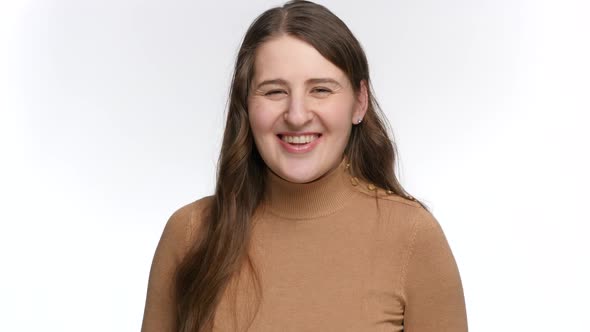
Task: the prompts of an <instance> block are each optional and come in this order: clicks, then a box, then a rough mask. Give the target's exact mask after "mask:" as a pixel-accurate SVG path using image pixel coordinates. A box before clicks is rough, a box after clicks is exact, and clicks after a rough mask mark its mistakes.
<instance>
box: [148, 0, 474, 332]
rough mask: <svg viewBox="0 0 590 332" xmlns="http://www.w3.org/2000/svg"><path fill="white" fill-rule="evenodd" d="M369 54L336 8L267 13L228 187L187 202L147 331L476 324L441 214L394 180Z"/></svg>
mask: <svg viewBox="0 0 590 332" xmlns="http://www.w3.org/2000/svg"><path fill="white" fill-rule="evenodd" d="M370 87H371V85H370V80H369V71H368V65H367V60H366V57H365V54H364V53H363V50H362V48H361V46H360V44H359V43H358V41H357V40H356V39H355V37H354V36H353V35H352V33H351V32H350V31H349V30H348V28H347V27H346V25H345V24H344V23H343V22H342V21H340V19H338V18H337V17H336V16H335V15H334V14H332V13H331V12H330V11H329V10H328V9H326V8H324V7H322V6H320V5H317V4H314V3H311V2H307V1H291V2H288V3H287V4H285V5H284V6H283V7H279V8H273V9H270V10H268V11H266V12H264V13H263V14H262V15H261V16H259V17H258V18H257V19H256V20H255V21H254V22H253V24H252V25H251V26H250V28H249V29H248V31H247V33H246V36H245V37H244V40H243V43H242V45H241V48H240V51H239V54H238V57H237V61H236V66H235V72H234V76H233V81H232V85H231V92H230V103H229V110H228V115H227V123H226V128H225V133H224V138H223V145H222V149H221V154H220V159H219V164H218V174H217V184H216V190H215V194H214V196H211V197H206V198H203V199H200V200H198V201H196V202H193V203H191V204H188V205H186V206H184V207H182V208H180V209H179V210H178V211H176V212H175V213H174V214H173V215H172V216H171V218H170V219H169V221H168V223H167V224H166V227H165V229H164V232H163V234H162V238H161V239H160V242H159V244H158V247H157V249H156V253H155V256H154V260H153V263H152V268H151V271H150V277H149V285H148V291H147V299H146V307H145V313H144V319H143V326H142V331H144V332H149V331H159V332H161V331H182V332H189V331H191V332H193V331H246V330H248V331H401V330H404V331H417V332H425V331H437V332H444V331H466V330H467V322H466V314H465V304H464V298H463V290H462V286H461V280H460V276H459V272H458V269H457V265H456V263H455V260H454V258H453V255H452V253H451V250H450V248H449V246H448V243H447V241H446V239H445V236H444V233H443V232H442V230H441V228H440V226H439V224H438V222H437V221H436V219H435V218H434V217H433V216H432V214H430V213H429V212H428V210H427V209H426V207H425V206H424V205H423V204H422V203H420V202H419V201H417V200H416V199H414V198H412V197H411V196H409V195H408V194H407V193H406V192H405V191H404V189H403V188H402V187H401V185H400V184H399V182H398V181H397V179H396V176H395V174H394V169H393V165H394V161H395V149H394V146H393V144H392V142H391V140H390V139H389V137H388V134H387V131H386V128H385V126H384V123H383V121H382V119H381V115H380V113H378V107H377V103H376V101H375V99H374V98H373V95H372V92H371V88H370Z"/></svg>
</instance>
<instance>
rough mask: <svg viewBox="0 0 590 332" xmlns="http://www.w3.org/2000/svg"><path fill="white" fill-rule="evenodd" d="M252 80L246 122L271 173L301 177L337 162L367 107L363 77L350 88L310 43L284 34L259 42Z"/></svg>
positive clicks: (306, 179)
mask: <svg viewBox="0 0 590 332" xmlns="http://www.w3.org/2000/svg"><path fill="white" fill-rule="evenodd" d="M251 83H252V84H251V90H250V94H249V97H248V113H249V119H250V127H251V128H252V133H253V135H254V141H255V143H256V147H257V148H258V151H259V152H260V155H261V156H262V159H264V161H265V163H266V165H267V166H268V167H269V168H270V169H271V170H272V171H273V172H274V173H275V174H277V175H278V176H280V177H281V178H283V179H285V180H287V181H291V182H296V183H306V182H310V181H313V180H316V179H318V178H320V177H321V176H322V175H324V174H326V173H328V172H329V171H330V170H332V169H334V168H335V167H337V166H338V165H339V163H340V162H341V161H342V157H343V153H344V149H345V148H346V144H347V143H348V138H349V136H350V131H351V128H352V125H353V124H355V123H357V121H358V119H360V118H362V117H363V116H364V114H365V112H366V108H367V90H366V85H365V82H364V81H363V82H362V83H361V89H360V92H359V94H355V93H354V91H353V89H352V86H351V83H350V81H349V80H348V77H347V76H346V74H344V72H342V71H341V70H340V69H339V68H338V67H336V66H335V65H334V64H332V63H331V62H330V61H328V60H327V59H325V58H324V57H323V56H322V55H321V54H320V53H319V52H318V51H317V50H316V49H315V48H313V46H311V45H309V44H307V43H306V42H303V41H301V40H299V39H296V38H294V37H291V36H287V35H283V36H280V37H277V38H274V39H271V40H269V41H267V42H265V43H263V44H262V45H260V47H259V48H258V50H257V51H256V59H255V72H254V77H253V79H252V82H251Z"/></svg>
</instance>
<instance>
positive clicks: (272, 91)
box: [264, 90, 285, 96]
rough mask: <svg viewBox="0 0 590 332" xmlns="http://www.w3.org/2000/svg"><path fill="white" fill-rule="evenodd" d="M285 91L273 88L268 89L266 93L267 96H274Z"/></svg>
mask: <svg viewBox="0 0 590 332" xmlns="http://www.w3.org/2000/svg"><path fill="white" fill-rule="evenodd" d="M284 92H285V91H283V90H271V91H268V92H267V93H265V94H264V95H265V96H272V95H278V94H281V93H284Z"/></svg>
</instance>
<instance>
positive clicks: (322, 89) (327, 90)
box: [312, 88, 332, 94]
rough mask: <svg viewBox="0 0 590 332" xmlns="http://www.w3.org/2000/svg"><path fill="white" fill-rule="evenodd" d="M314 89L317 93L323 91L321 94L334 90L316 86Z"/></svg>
mask: <svg viewBox="0 0 590 332" xmlns="http://www.w3.org/2000/svg"><path fill="white" fill-rule="evenodd" d="M312 91H313V92H317V93H321V94H328V93H331V92H332V90H330V89H326V88H314V89H313V90H312Z"/></svg>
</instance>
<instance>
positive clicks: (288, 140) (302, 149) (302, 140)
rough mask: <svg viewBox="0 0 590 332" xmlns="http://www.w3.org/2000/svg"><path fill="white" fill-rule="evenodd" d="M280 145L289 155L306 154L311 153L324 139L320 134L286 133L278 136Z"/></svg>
mask: <svg viewBox="0 0 590 332" xmlns="http://www.w3.org/2000/svg"><path fill="white" fill-rule="evenodd" d="M277 138H278V140H279V143H280V145H281V146H282V147H283V149H285V150H286V151H287V152H289V153H306V152H309V151H311V150H312V149H313V148H314V147H315V146H316V145H318V143H319V142H320V141H321V139H322V134H319V133H297V134H295V133H284V134H278V135H277Z"/></svg>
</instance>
